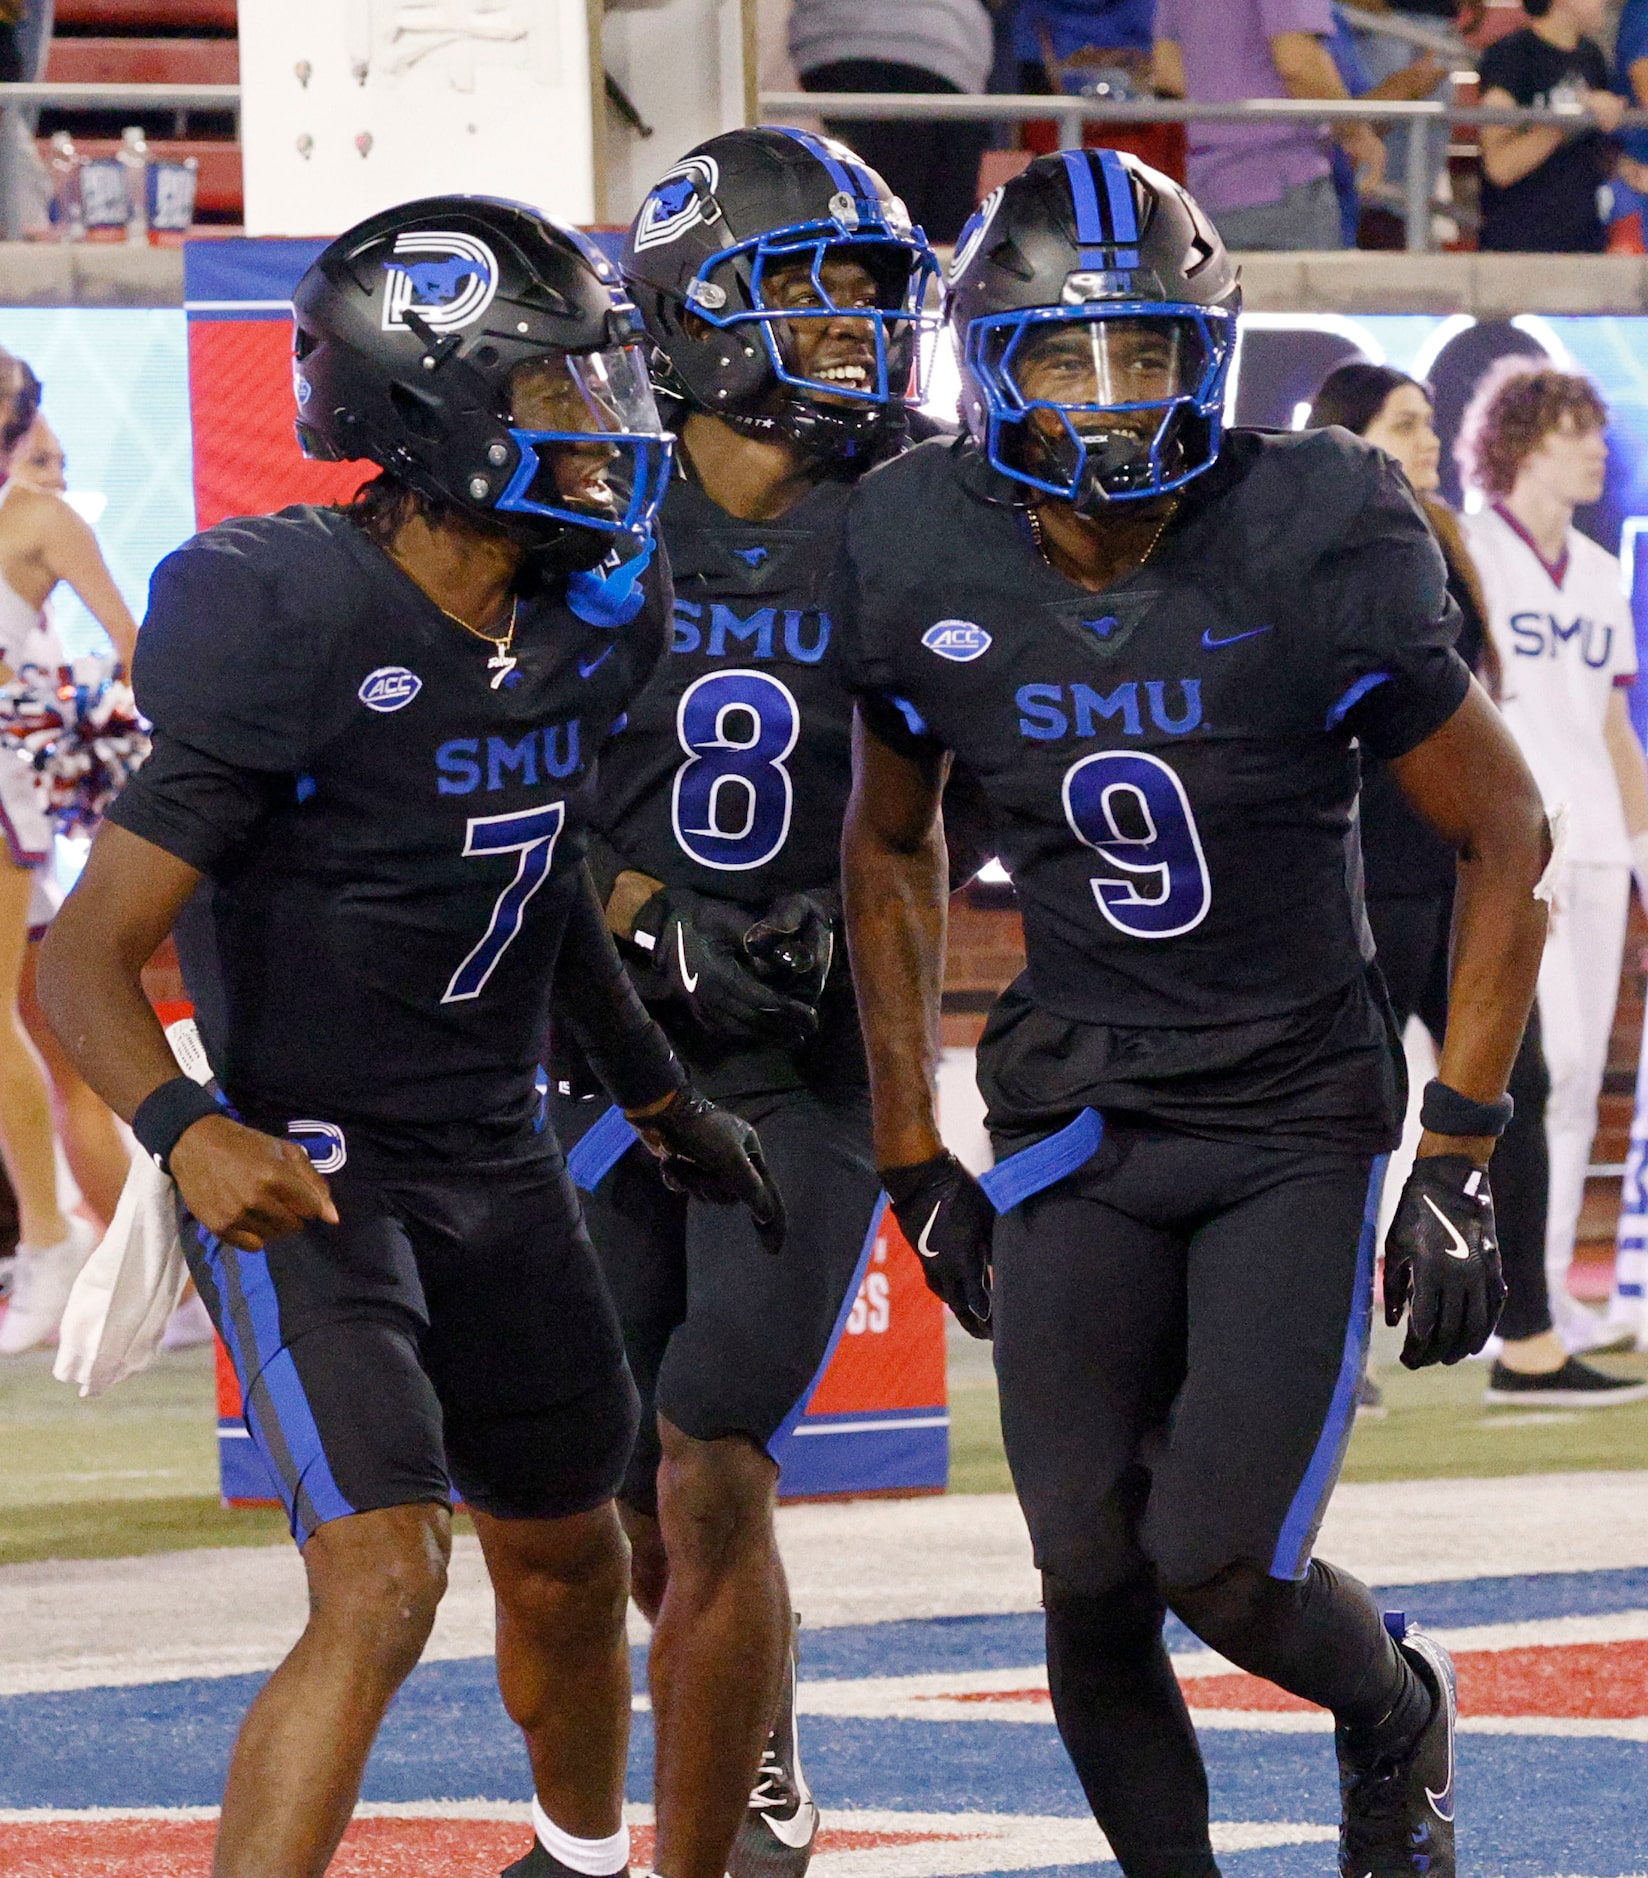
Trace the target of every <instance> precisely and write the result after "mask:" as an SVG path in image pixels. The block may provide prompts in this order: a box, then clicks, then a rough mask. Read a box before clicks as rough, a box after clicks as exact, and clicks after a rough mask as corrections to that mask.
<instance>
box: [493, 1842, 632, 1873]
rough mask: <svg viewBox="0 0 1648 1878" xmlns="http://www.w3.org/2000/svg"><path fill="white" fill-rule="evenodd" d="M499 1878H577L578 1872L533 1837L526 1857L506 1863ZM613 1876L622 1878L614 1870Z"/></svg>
mask: <svg viewBox="0 0 1648 1878" xmlns="http://www.w3.org/2000/svg"><path fill="white" fill-rule="evenodd" d="M500 1878H579V1874H578V1873H577V1872H575V1871H574V1870H573V1869H572V1867H571V1866H570V1865H563V1864H562V1863H561V1861H560V1860H559V1859H558V1858H557V1857H556V1856H555V1854H554V1853H553V1852H549V1851H546V1850H545V1849H544V1842H543V1840H542V1839H534V1840H533V1841H532V1850H531V1851H530V1852H528V1853H527V1855H526V1857H525V1858H518V1859H516V1861H515V1863H514V1864H513V1865H506V1866H505V1867H504V1869H503V1871H502V1873H501V1874H500ZM613 1878H622V1875H621V1874H619V1873H616V1872H615V1873H614V1874H613Z"/></svg>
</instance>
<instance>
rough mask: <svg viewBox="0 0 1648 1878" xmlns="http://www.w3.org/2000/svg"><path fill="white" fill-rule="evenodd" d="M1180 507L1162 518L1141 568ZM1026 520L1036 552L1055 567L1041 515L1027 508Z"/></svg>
mask: <svg viewBox="0 0 1648 1878" xmlns="http://www.w3.org/2000/svg"><path fill="white" fill-rule="evenodd" d="M1178 507H1179V505H1178V503H1177V502H1175V503H1174V504H1173V505H1172V507H1171V508H1169V510H1168V511H1167V513H1166V514H1165V515H1164V516H1163V517H1162V519H1161V520H1160V522H1158V523H1157V524H1156V532H1155V534H1153V535H1152V536H1151V537H1150V540H1149V541H1148V542H1147V543H1146V544H1145V550H1144V553H1143V554H1141V555H1140V556H1139V566H1140V567H1143V566H1144V564H1145V562H1146V561H1148V560H1149V559H1150V557H1151V555H1153V554H1154V553H1155V552H1156V548H1157V544H1158V543H1159V542H1160V541H1161V538H1162V536H1163V535H1165V534H1166V533H1167V525H1168V523H1169V522H1170V521H1172V519H1173V517H1174V516H1175V515H1176V514H1177V513H1178ZM1024 518H1025V520H1026V521H1027V522H1028V523H1029V524H1030V538H1031V540H1032V541H1034V542H1035V544H1036V552H1037V553H1038V554H1039V555H1040V556H1041V558H1042V559H1043V561H1045V562H1046V563H1047V565H1048V566H1049V567H1053V557H1052V555H1050V554H1049V553H1048V552H1047V537H1046V536H1045V535H1044V534H1043V533H1042V528H1041V515H1040V513H1039V512H1038V511H1037V510H1035V509H1030V508H1027V509H1026V510H1025V511H1024ZM1058 571H1059V570H1058V569H1057V568H1056V567H1053V572H1054V573H1055V574H1056V573H1058ZM1110 584H1111V583H1110V582H1106V585H1107V586H1108V585H1110Z"/></svg>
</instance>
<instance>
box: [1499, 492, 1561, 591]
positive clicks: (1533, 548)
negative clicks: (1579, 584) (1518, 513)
mask: <svg viewBox="0 0 1648 1878" xmlns="http://www.w3.org/2000/svg"><path fill="white" fill-rule="evenodd" d="M1493 512H1494V514H1495V515H1497V516H1498V517H1499V519H1500V520H1501V521H1502V522H1503V523H1504V524H1505V526H1506V527H1507V528H1508V529H1509V530H1510V531H1511V533H1512V534H1513V535H1515V536H1516V538H1517V540H1518V541H1520V542H1521V543H1522V545H1523V546H1524V547H1525V548H1526V549H1527V550H1528V552H1529V553H1530V554H1531V555H1532V556H1533V557H1534V559H1535V560H1536V561H1537V562H1538V563H1539V565H1540V566H1541V567H1542V568H1544V570H1545V574H1546V578H1547V579H1548V580H1549V581H1550V583H1551V585H1552V586H1553V587H1556V588H1560V587H1561V586H1562V583H1563V581H1564V580H1565V579H1566V578H1567V576H1568V543H1567V540H1566V538H1564V540H1563V543H1562V552H1561V554H1559V555H1558V556H1557V558H1556V560H1555V561H1547V560H1546V559H1545V557H1544V555H1543V554H1541V553H1540V551H1539V543H1538V542H1537V541H1535V540H1534V538H1533V536H1532V535H1530V534H1529V533H1528V531H1527V529H1525V528H1524V527H1523V526H1522V524H1521V523H1520V522H1519V521H1518V520H1517V519H1516V517H1515V516H1514V515H1513V514H1512V513H1511V511H1510V510H1509V509H1508V508H1506V506H1505V505H1504V503H1503V502H1496V503H1495V504H1494V505H1493Z"/></svg>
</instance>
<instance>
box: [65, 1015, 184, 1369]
mask: <svg viewBox="0 0 1648 1878" xmlns="http://www.w3.org/2000/svg"><path fill="white" fill-rule="evenodd" d="M166 1041H167V1042H168V1043H169V1044H170V1045H171V1046H172V1054H173V1055H174V1056H175V1057H176V1058H177V1060H178V1066H179V1067H180V1068H181V1069H182V1071H183V1072H184V1074H185V1075H187V1076H192V1077H193V1078H194V1080H195V1081H196V1082H198V1083H207V1082H210V1081H211V1079H212V1066H211V1064H210V1063H208V1062H207V1060H206V1052H205V1049H204V1047H203V1046H202V1044H201V1041H200V1034H199V1032H198V1031H197V1030H196V1029H195V1026H194V1023H193V1021H192V1020H191V1019H189V1018H183V1019H182V1020H180V1021H179V1022H178V1023H175V1024H171V1025H168V1027H167V1030H166ZM188 1281H189V1268H188V1266H187V1265H186V1264H185V1263H184V1261H183V1247H182V1245H181V1244H180V1242H179V1240H178V1236H177V1205H176V1189H175V1188H174V1187H173V1185H172V1182H171V1179H170V1177H169V1176H168V1175H166V1174H163V1173H162V1172H161V1171H160V1169H159V1168H158V1167H156V1166H155V1164H154V1162H153V1161H151V1160H150V1159H149V1157H148V1155H146V1154H143V1153H139V1154H137V1155H136V1156H135V1157H134V1158H133V1160H132V1165H131V1171H130V1172H129V1173H128V1174H127V1176H126V1184H125V1186H124V1187H122V1188H121V1190H120V1204H119V1205H118V1206H117V1207H116V1208H115V1214H114V1218H113V1219H112V1220H110V1222H109V1230H108V1231H107V1232H106V1233H105V1234H104V1235H103V1237H102V1240H101V1241H100V1242H99V1244H98V1247H97V1250H96V1251H95V1252H93V1254H92V1255H91V1257H90V1258H89V1259H88V1260H87V1261H86V1263H85V1264H84V1265H83V1266H82V1267H81V1271H80V1276H79V1277H78V1278H76V1279H75V1281H74V1289H73V1290H72V1291H71V1292H70V1293H69V1302H68V1308H67V1309H66V1310H65V1311H64V1313H63V1324H62V1328H61V1329H60V1330H59V1331H58V1333H57V1360H56V1362H55V1363H53V1365H52V1374H53V1375H54V1376H55V1377H56V1378H57V1380H58V1381H59V1382H73V1383H78V1384H79V1385H80V1393H81V1394H82V1395H83V1396H87V1395H102V1394H103V1392H104V1391H105V1390H106V1389H112V1388H113V1387H114V1385H115V1384H116V1383H117V1382H124V1381H125V1380H126V1378H127V1377H128V1376H135V1375H136V1374H137V1373H138V1371H139V1370H143V1369H147V1368H148V1367H149V1365H150V1364H151V1363H152V1362H153V1361H154V1359H155V1353H156V1352H157V1351H158V1350H159V1348H160V1339H161V1338H162V1337H163V1336H164V1335H165V1333H166V1320H167V1319H168V1318H169V1317H170V1316H171V1314H172V1312H173V1311H175V1310H176V1309H177V1307H178V1303H179V1301H180V1300H181V1299H182V1296H183V1292H184V1288H185V1286H186V1285H187V1284H188Z"/></svg>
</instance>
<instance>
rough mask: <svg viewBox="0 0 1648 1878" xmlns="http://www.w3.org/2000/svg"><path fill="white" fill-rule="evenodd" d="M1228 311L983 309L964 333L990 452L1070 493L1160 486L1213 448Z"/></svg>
mask: <svg viewBox="0 0 1648 1878" xmlns="http://www.w3.org/2000/svg"><path fill="white" fill-rule="evenodd" d="M1234 344H1235V320H1234V317H1233V315H1231V314H1229V313H1226V312H1223V311H1221V310H1219V309H1217V308H1209V307H1196V306H1169V305H1152V306H1150V307H1149V308H1147V309H1141V308H1140V306H1139V305H1138V303H1137V302H1135V303H1133V304H1132V305H1119V306H1117V307H1115V308H1114V309H1104V308H1095V307H1092V306H1084V307H1080V308H1065V307H1031V308H1027V309H1022V310H1019V311H1015V312H1010V313H999V314H991V315H986V316H985V317H983V318H981V319H977V320H975V321H973V323H972V325H971V326H970V327H969V329H968V333H967V349H968V354H969V361H968V362H969V365H970V368H971V370H972V373H973V375H974V377H975V378H976V379H977V381H978V383H979V385H980V387H981V388H982V390H983V393H984V399H985V406H986V410H987V413H988V426H987V448H988V451H989V456H990V461H991V462H992V463H993V464H994V465H995V467H996V468H997V469H998V470H1000V471H1001V472H1002V474H1003V475H1006V476H1009V477H1012V478H1013V479H1014V480H1015V481H1017V482H1021V483H1025V484H1028V485H1029V486H1030V487H1031V488H1033V489H1037V490H1040V491H1042V492H1043V493H1044V494H1047V495H1051V496H1056V497H1061V498H1063V499H1065V500H1069V501H1076V502H1078V503H1079V502H1080V501H1082V500H1083V499H1084V498H1090V499H1094V500H1099V501H1114V500H1126V499H1128V498H1139V497H1147V496H1155V495H1162V494H1165V493H1167V492H1168V491H1170V490H1173V489H1176V488H1178V487H1179V486H1180V485H1181V484H1183V483H1185V482H1187V481H1189V479H1190V478H1191V477H1192V476H1194V475H1196V474H1197V473H1198V472H1199V471H1200V470H1202V469H1204V468H1205V467H1206V466H1207V463H1208V462H1209V461H1210V460H1211V455H1210V451H1211V450H1212V449H1214V448H1216V446H1217V434H1218V424H1219V418H1220V407H1221V404H1222V401H1223V397H1224V381H1225V376H1226V373H1227V371H1228V368H1229V363H1230V357H1231V353H1232V350H1233V348H1234Z"/></svg>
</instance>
